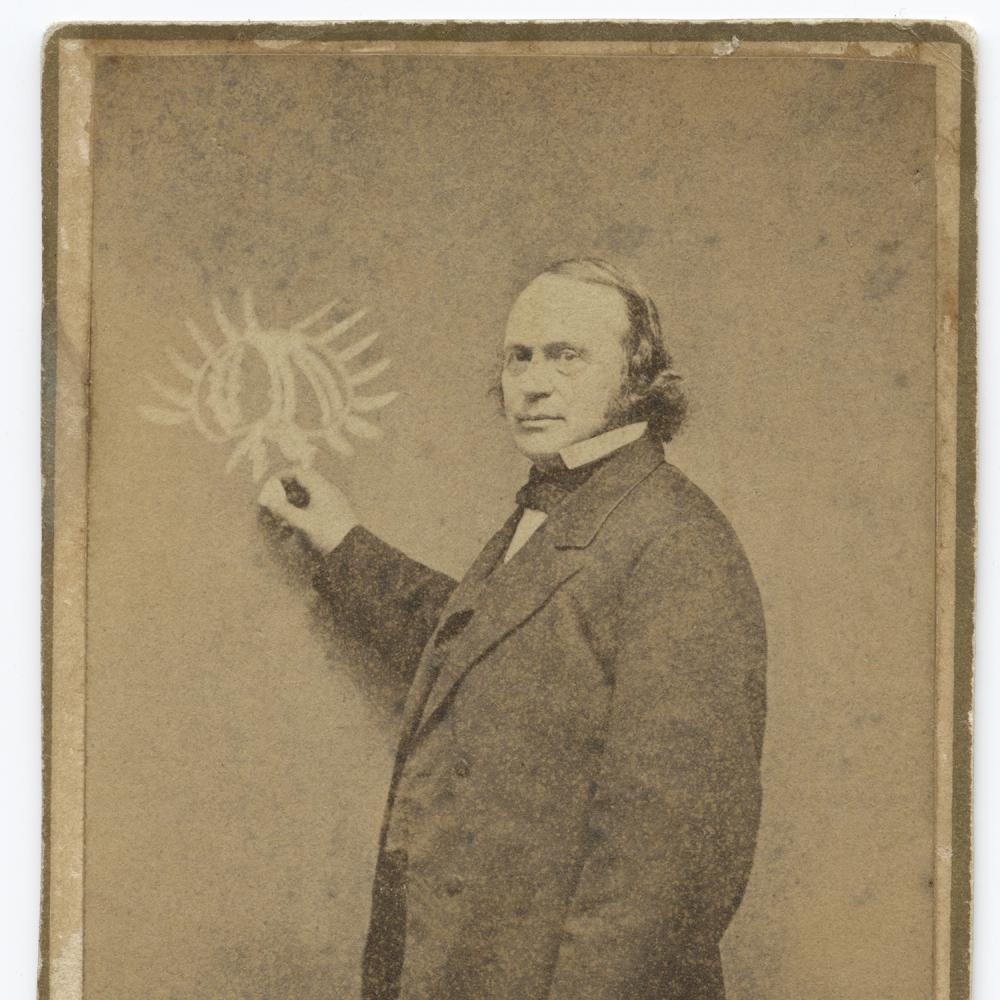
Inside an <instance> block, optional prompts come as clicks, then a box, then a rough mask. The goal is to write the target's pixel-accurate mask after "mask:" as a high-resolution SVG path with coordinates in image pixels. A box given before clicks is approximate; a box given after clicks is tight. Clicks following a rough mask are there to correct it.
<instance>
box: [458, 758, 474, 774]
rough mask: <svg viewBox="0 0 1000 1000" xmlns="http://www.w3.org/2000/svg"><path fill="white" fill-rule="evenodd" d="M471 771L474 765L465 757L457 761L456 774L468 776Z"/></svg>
mask: <svg viewBox="0 0 1000 1000" xmlns="http://www.w3.org/2000/svg"><path fill="white" fill-rule="evenodd" d="M471 773H472V765H471V764H470V763H469V762H468V761H467V760H466V759H465V758H464V757H462V758H459V760H457V761H456V762H455V774H457V775H458V776H459V777H460V778H467V777H468V776H469V775H470V774H471Z"/></svg>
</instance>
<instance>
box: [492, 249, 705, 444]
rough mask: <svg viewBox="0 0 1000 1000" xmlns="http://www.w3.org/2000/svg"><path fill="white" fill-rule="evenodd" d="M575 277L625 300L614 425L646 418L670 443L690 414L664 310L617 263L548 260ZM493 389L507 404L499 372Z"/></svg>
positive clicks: (553, 269) (551, 269) (548, 270)
mask: <svg viewBox="0 0 1000 1000" xmlns="http://www.w3.org/2000/svg"><path fill="white" fill-rule="evenodd" d="M543 274H554V275H559V276H560V277H565V278H572V279H573V280H574V281H582V282H584V283H586V284H589V285H603V286H604V287H606V288H613V289H614V290H615V291H616V292H617V293H618V294H619V295H620V296H621V297H622V300H623V301H624V303H625V309H626V311H627V314H628V332H627V333H626V335H625V340H624V343H623V349H624V353H625V360H624V366H623V373H622V386H621V391H620V392H619V394H618V397H617V398H616V399H615V400H614V401H613V402H612V404H611V409H610V412H609V413H608V419H609V423H610V425H611V426H612V427H617V426H621V425H622V424H629V423H634V422H636V421H639V420H645V421H646V423H647V424H648V425H649V429H650V431H651V432H652V433H653V434H654V435H655V436H656V437H658V438H659V439H660V440H661V441H663V442H667V441H670V440H671V439H672V438H673V437H674V436H675V435H676V434H677V432H678V431H679V430H680V429H681V427H682V426H683V424H684V420H685V418H686V417H687V410H688V407H687V398H686V397H685V395H684V391H683V389H682V388H681V385H680V382H681V376H680V375H678V374H677V373H676V372H674V371H673V359H672V358H671V357H670V354H669V352H668V351H667V348H666V344H665V343H664V340H663V331H662V329H661V327H660V314H659V311H658V310H657V308H656V304H655V303H654V302H653V300H652V299H651V298H650V297H649V296H648V295H646V294H645V292H643V291H642V290H641V289H640V288H639V286H638V285H637V284H636V283H635V282H634V281H632V280H631V279H630V278H629V277H627V276H626V275H625V273H624V272H622V271H621V270H619V269H618V268H617V267H615V266H614V264H610V263H608V261H606V260H602V259H601V258H599V257H571V258H567V259H566V260H557V261H555V262H553V263H552V264H549V265H548V266H547V267H545V268H544V269H543V270H542V271H541V272H539V277H541V275H543ZM493 392H494V393H495V394H496V395H497V398H498V399H499V400H500V403H501V406H502V405H503V391H502V389H501V387H500V378H499V375H498V376H497V379H496V383H495V385H494V387H493Z"/></svg>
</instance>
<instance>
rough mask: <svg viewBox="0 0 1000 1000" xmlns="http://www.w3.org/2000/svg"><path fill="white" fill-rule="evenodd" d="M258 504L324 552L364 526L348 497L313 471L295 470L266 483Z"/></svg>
mask: <svg viewBox="0 0 1000 1000" xmlns="http://www.w3.org/2000/svg"><path fill="white" fill-rule="evenodd" d="M286 486H287V489H286ZM258 503H260V505H261V507H264V508H265V509H266V510H268V511H269V512H270V513H271V514H273V515H274V516H275V517H278V518H280V519H281V520H283V521H285V522H286V523H287V524H289V525H291V527H293V528H297V529H298V530H299V531H301V532H302V533H303V534H304V535H305V536H306V537H307V538H308V539H309V542H310V544H311V545H312V546H313V547H314V548H315V549H317V550H319V551H320V552H324V553H325V552H329V551H330V550H331V549H333V548H335V547H336V546H337V545H339V544H340V543H341V542H342V541H343V540H344V536H345V535H346V534H347V533H348V532H349V531H350V530H351V528H353V527H355V526H356V525H357V524H359V523H360V522H359V521H358V516H357V514H355V512H354V508H353V507H352V506H351V502H350V500H348V499H347V497H346V496H345V494H344V493H343V492H342V491H341V490H340V489H338V488H337V487H336V486H334V485H333V483H331V482H330V481H329V480H328V479H325V478H324V477H323V476H321V475H320V474H319V473H318V472H315V471H313V470H312V469H291V470H288V471H287V472H282V473H279V474H278V475H276V476H272V477H271V478H270V479H268V481H267V482H266V483H264V488H263V489H262V490H261V492H260V497H259V499H258Z"/></svg>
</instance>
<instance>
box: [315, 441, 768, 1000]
mask: <svg viewBox="0 0 1000 1000" xmlns="http://www.w3.org/2000/svg"><path fill="white" fill-rule="evenodd" d="M517 520H518V515H517V514H516V513H515V514H514V515H512V516H511V517H510V518H509V519H508V521H507V523H506V524H505V525H504V526H503V527H502V528H501V529H500V531H499V532H498V533H497V534H496V535H495V536H494V537H493V538H492V539H491V540H490V542H489V543H488V544H487V545H486V547H485V549H484V550H483V552H482V553H481V554H480V556H479V557H478V558H477V559H476V561H475V563H474V564H473V566H472V568H471V569H470V570H469V572H468V573H467V574H466V576H465V578H464V579H463V580H462V581H461V583H459V584H457V585H456V584H455V581H453V580H451V579H450V578H449V577H446V576H444V575H443V574H440V573H437V572H434V571H433V570H430V569H428V568H427V567H426V566H423V565H421V564H420V563H417V562H414V561H413V560H411V559H408V558H407V557H406V556H404V555H402V554H401V553H400V552H398V551H396V550H395V549H393V548H392V547H390V546H388V545H386V544H385V543H383V542H381V541H379V540H378V539H377V538H375V536H373V535H371V534H370V533H368V532H367V531H365V530H364V529H362V528H355V529H354V530H353V531H352V532H351V533H350V534H349V535H348V536H347V538H346V539H345V540H344V542H342V543H341V545H339V546H338V547H337V548H336V549H335V550H334V551H333V552H332V553H330V554H329V555H328V556H327V557H326V558H325V560H324V562H323V564H322V567H321V569H320V571H319V573H318V574H317V578H316V586H317V588H318V590H319V592H320V594H321V595H322V596H323V597H324V598H325V599H326V602H327V603H328V605H329V608H330V612H331V614H333V615H335V617H336V618H337V619H339V620H340V622H341V623H342V624H344V625H348V626H350V627H351V628H352V629H353V630H354V631H355V632H357V633H361V634H363V635H365V636H366V637H367V638H368V639H369V640H370V642H371V643H372V644H373V645H374V647H375V648H376V650H377V651H378V653H379V654H380V655H381V657H382V658H383V659H384V660H385V661H386V663H388V664H389V665H390V666H391V667H392V668H393V669H395V670H398V671H400V672H401V673H402V674H403V675H404V676H405V677H406V678H407V679H409V678H412V681H411V683H410V689H409V696H408V698H407V701H406V706H405V709H404V718H403V732H402V738H401V742H400V746H399V750H398V754H397V759H396V766H395V771H394V774H393V779H392V785H391V789H390V793H389V801H388V805H387V808H386V813H385V821H384V825H383V830H382V842H381V850H380V855H379V864H378V869H377V873H376V880H375V887H374V893H373V908H372V918H371V925H370V929H369V937H368V944H367V948H366V953H365V967H364V990H365V996H366V1000H383V998H389V997H395V996H397V995H398V996H399V997H401V998H402V1000H653V998H656V1000H720V998H722V997H724V987H723V980H722V968H721V963H720V958H719V940H720V938H721V937H722V934H723V932H724V931H725V929H726V926H727V925H728V924H729V922H730V919H731V918H732V916H733V913H734V912H735V910H736V907H737V906H738V905H739V902H740V899H741V897H742V894H743V891H744V888H745V885H746V882H747V877H748V874H749V871H750V865H751V860H752V856H753V851H754V842H755V839H756V834H757V826H758V819H759V813H760V754H761V741H762V738H763V729H764V709H765V684H764V677H765V663H766V643H765V633H764V621H763V615H762V611H761V604H760V599H759V596H758V593H757V587H756V585H755V583H754V580H753V576H752V574H751V571H750V567H749V566H748V564H747V561H746V558H745V556H744V554H743V551H742V549H741V547H740V544H739V542H738V541H737V539H736V537H735V535H734V534H733V531H732V529H731V527H730V526H729V523H728V522H727V521H726V519H725V518H724V517H723V515H722V514H721V513H720V512H719V511H718V510H717V508H716V507H715V506H714V505H713V504H712V502H711V501H710V500H709V499H708V498H707V497H706V496H705V495H704V494H703V493H702V492H701V491H699V490H698V489H697V488H696V487H695V486H694V485H692V483H691V482H690V481H689V480H688V479H687V478H685V476H684V475H683V474H682V473H681V472H679V471H678V470H677V469H675V468H674V467H673V466H671V465H669V464H668V463H666V462H665V461H664V458H663V450H662V447H661V446H660V444H659V443H658V442H656V441H654V440H653V439H652V438H650V437H649V436H648V435H647V436H645V437H643V438H640V439H639V440H638V441H636V442H634V443H633V444H630V445H627V446H625V447H624V448H622V449H620V450H619V451H618V452H615V453H614V454H613V456H612V457H611V459H610V460H608V461H607V462H605V463H604V464H603V465H602V466H601V467H600V468H599V469H598V470H597V471H596V472H595V473H594V475H593V476H592V477H591V478H590V479H589V480H588V481H587V482H586V483H584V484H583V485H582V486H581V487H579V489H577V490H576V491H575V492H574V493H572V494H570V495H569V496H568V498H567V499H566V500H564V501H563V502H562V503H561V504H560V505H559V506H558V507H557V508H556V509H555V510H554V511H553V512H552V513H551V514H550V515H549V517H548V519H547V520H546V521H545V523H544V524H543V525H542V527H541V528H540V529H539V530H538V531H537V532H536V533H535V534H534V535H533V536H532V537H531V538H530V540H529V541H528V542H527V544H526V545H525V546H524V548H523V549H521V551H520V552H518V553H517V555H515V556H514V557H513V558H512V559H511V560H510V562H508V563H504V562H503V561H502V557H503V553H504V552H505V551H506V548H507V545H508V543H509V541H510V538H511V536H512V534H513V531H514V528H515V527H516V524H517Z"/></svg>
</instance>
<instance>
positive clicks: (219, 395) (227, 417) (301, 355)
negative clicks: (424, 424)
mask: <svg viewBox="0 0 1000 1000" xmlns="http://www.w3.org/2000/svg"><path fill="white" fill-rule="evenodd" d="M242 303H243V325H242V328H241V327H240V326H238V325H236V324H235V323H234V322H233V321H232V320H231V319H230V318H229V316H227V315H226V312H225V310H224V309H223V308H222V304H221V302H220V301H219V300H218V299H213V300H212V312H213V314H214V316H215V323H216V325H217V326H218V329H219V333H221V335H222V338H223V339H222V342H221V343H219V342H218V339H217V337H216V339H214V340H213V338H212V337H209V336H207V335H206V334H205V333H203V332H202V331H201V330H200V329H199V328H198V327H197V326H196V325H195V324H194V323H193V322H192V321H191V320H187V321H186V326H187V331H188V333H189V334H190V336H191V340H192V341H193V342H194V345H195V347H197V349H198V351H199V352H200V359H199V360H198V361H196V362H191V361H189V360H188V359H187V358H185V357H184V356H183V355H182V354H180V353H179V352H178V351H176V350H174V349H173V348H167V354H168V357H169V359H170V362H171V364H172V365H173V367H174V369H175V370H176V371H177V373H178V374H179V375H181V376H182V377H183V378H184V379H185V381H186V384H185V386H184V388H182V389H178V388H174V387H173V386H171V385H168V384H166V383H164V382H162V381H161V380H160V379H158V378H156V377H155V376H153V375H147V376H146V378H147V380H148V382H149V384H150V386H151V387H152V389H153V391H154V392H155V393H156V395H157V396H158V397H159V399H160V401H161V402H160V405H156V406H153V405H142V406H140V407H139V408H138V409H139V413H140V414H141V415H142V416H143V417H144V418H145V419H146V420H149V421H151V422H152V423H154V424H160V425H164V426H174V425H180V424H186V423H190V424H192V425H193V426H194V428H195V429H196V430H197V431H198V432H199V433H200V434H201V435H202V436H203V437H205V438H207V439H208V440H209V441H212V442H214V443H216V444H232V445H233V446H234V447H233V449H232V451H231V453H230V455H229V458H228V460H227V462H226V471H227V472H229V471H232V470H233V469H234V468H235V467H236V466H237V465H238V464H239V463H240V461H241V460H244V459H245V460H246V461H247V462H249V464H250V469H251V472H252V474H253V478H254V479H257V480H259V479H261V478H263V477H264V475H266V473H267V472H268V470H269V468H270V463H271V455H272V449H276V453H280V455H281V456H282V458H283V460H284V463H291V464H295V465H301V466H304V467H309V466H311V465H312V464H313V462H314V460H315V459H316V456H317V454H318V452H319V450H320V448H322V447H324V446H325V447H327V448H329V449H330V450H332V451H333V452H335V453H336V454H338V455H343V456H350V455H353V454H354V447H353V445H352V443H351V441H350V439H349V437H348V435H351V436H353V437H356V438H362V439H367V440H373V439H375V438H378V437H379V436H380V433H381V432H380V430H379V428H378V427H376V426H375V425H374V424H372V423H370V422H369V421H368V420H366V419H365V418H364V417H363V416H362V414H364V413H370V412H372V411H374V410H380V409H382V407H384V406H388V404H389V403H391V402H392V401H393V400H394V399H395V398H396V396H397V393H395V392H386V393H382V394H381V395H377V396H363V395H361V394H360V393H359V392H358V387H359V386H362V385H365V384H366V383H368V382H370V381H372V380H373V379H375V378H376V377H377V376H378V375H381V374H382V372H384V371H385V370H386V368H388V367H389V364H390V359H388V358H383V359H382V360H379V361H376V362H374V363H373V364H369V365H367V366H366V367H362V368H359V369H357V370H352V367H351V362H353V361H355V359H357V358H360V356H361V355H362V354H364V353H365V352H366V351H367V350H368V349H369V348H370V347H371V346H372V344H373V343H374V342H375V340H376V338H377V337H378V333H370V334H367V335H366V336H364V337H361V338H360V339H358V340H354V341H351V342H348V343H338V342H339V341H343V339H344V335H345V334H346V333H347V332H348V331H349V330H351V329H352V328H353V327H354V326H355V325H356V324H357V323H358V322H359V321H360V320H362V319H363V318H364V316H365V314H366V310H364V309H359V310H357V311H356V312H353V313H351V314H350V315H348V316H346V317H344V318H343V319H338V320H337V321H335V322H333V323H332V325H329V326H327V325H323V326H321V325H320V324H322V323H323V321H324V320H326V319H327V317H329V316H330V314H331V313H332V312H333V310H334V308H335V307H336V306H337V301H336V300H334V301H332V302H329V303H327V304H326V305H325V306H323V308H322V309H318V310H317V311H316V312H314V313H312V314H311V315H309V316H307V317H306V318H305V319H303V320H301V321H299V322H298V323H293V324H292V325H291V326H290V327H288V328H286V329H266V328H263V327H262V326H261V325H260V322H259V320H258V318H257V314H256V311H255V309H254V305H253V299H252V296H251V294H250V292H249V291H246V292H244V293H243V295H242ZM255 364H258V365H261V366H262V367H263V370H264V371H265V372H266V378H267V383H268V386H267V393H266V398H262V400H261V405H260V406H259V407H257V409H258V410H259V411H260V412H258V413H257V414H252V413H251V414H248V413H247V412H246V411H247V406H246V403H245V395H246V392H245V390H246V385H245V382H246V379H247V373H248V372H249V371H250V370H252V368H253V366H254V365H255ZM302 390H305V392H303V391H302ZM307 408H308V409H311V410H312V411H313V412H314V414H315V416H316V420H315V422H314V423H313V425H312V426H309V425H307V424H306V423H305V419H306V418H305V414H304V412H303V411H305V410H306V409H307Z"/></svg>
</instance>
